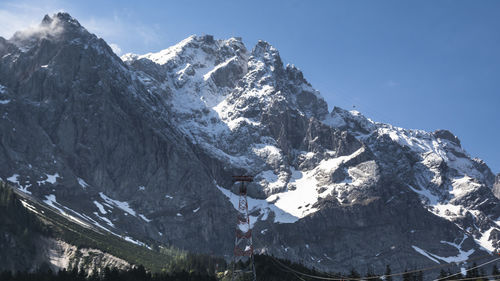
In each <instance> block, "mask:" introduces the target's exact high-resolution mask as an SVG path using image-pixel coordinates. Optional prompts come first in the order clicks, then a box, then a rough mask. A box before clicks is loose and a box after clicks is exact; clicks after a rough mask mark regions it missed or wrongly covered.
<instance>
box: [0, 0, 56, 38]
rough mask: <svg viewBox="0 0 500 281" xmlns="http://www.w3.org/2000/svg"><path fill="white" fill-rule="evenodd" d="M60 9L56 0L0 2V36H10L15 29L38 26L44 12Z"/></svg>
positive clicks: (49, 12) (51, 12)
mask: <svg viewBox="0 0 500 281" xmlns="http://www.w3.org/2000/svg"><path fill="white" fill-rule="evenodd" d="M58 11H61V8H60V6H59V5H57V2H56V1H45V2H44V1H39V2H36V3H32V4H30V3H29V2H22V1H18V2H4V3H1V4H0V36H2V37H5V38H10V37H11V36H12V35H13V34H14V33H15V32H16V31H19V30H25V29H28V28H34V27H36V26H38V24H39V23H40V22H41V20H42V18H43V16H44V15H45V14H53V13H55V12H58Z"/></svg>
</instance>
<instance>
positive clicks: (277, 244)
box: [0, 13, 500, 272]
mask: <svg viewBox="0 0 500 281" xmlns="http://www.w3.org/2000/svg"><path fill="white" fill-rule="evenodd" d="M0 58H1V59H0V85H1V88H0V113H1V116H2V118H1V119H0V130H1V132H2V135H1V138H0V145H1V149H0V159H6V160H5V161H3V162H1V163H0V177H1V178H2V179H5V180H7V181H10V182H12V183H13V184H16V185H17V186H18V187H19V188H20V189H22V190H24V191H25V192H31V193H32V194H33V195H35V196H37V197H40V198H42V199H44V200H45V202H46V203H47V204H49V205H52V206H54V207H56V208H58V209H60V210H61V211H64V212H67V213H69V214H71V215H72V216H73V217H74V218H77V219H78V220H81V221H83V222H84V223H88V224H91V225H94V226H97V227H100V228H103V229H106V230H107V231H110V232H113V233H115V234H117V235H122V236H123V237H129V238H128V239H132V238H133V239H135V240H137V241H136V243H142V242H145V243H152V242H159V243H164V244H168V245H174V246H177V247H180V248H183V249H187V250H191V251H196V252H205V253H214V254H219V255H226V256H228V257H229V256H230V255H231V254H232V243H233V241H234V240H233V239H234V237H233V235H234V231H233V228H234V227H235V223H234V224H233V223H232V222H236V209H235V208H236V207H237V205H235V204H237V202H236V199H237V196H236V195H235V194H234V193H232V192H231V190H232V189H234V186H233V185H232V182H231V176H232V175H234V174H251V175H254V176H255V182H254V183H253V184H252V185H251V186H250V187H249V196H250V199H249V211H250V214H251V220H252V224H253V226H254V230H253V237H254V243H255V246H256V251H257V252H263V253H269V254H273V255H275V256H279V257H285V258H288V259H292V260H296V261H301V262H303V263H304V264H307V265H309V266H314V267H316V268H319V269H327V270H332V271H333V270H335V271H344V270H347V269H350V268H351V267H356V268H358V269H359V270H360V271H362V272H364V271H366V265H367V264H370V265H372V266H373V268H374V270H376V271H378V272H381V271H382V270H383V269H384V268H385V265H386V264H391V266H392V268H393V270H394V271H399V270H404V269H405V268H407V267H408V268H409V267H415V266H429V265H435V264H436V263H444V262H451V261H454V262H458V263H460V262H463V261H465V260H466V259H467V258H470V257H474V256H479V255H482V254H484V253H485V251H493V250H495V249H498V247H499V246H500V245H499V239H498V237H499V234H500V231H499V230H500V227H499V223H500V222H499V217H500V207H499V204H498V203H499V199H498V194H497V197H495V196H494V193H493V192H498V177H497V181H496V184H494V176H493V174H492V173H491V171H490V169H489V168H488V166H487V165H486V164H485V163H484V162H482V161H481V160H479V159H471V157H470V156H469V155H468V154H467V153H466V152H465V151H464V150H463V149H462V147H461V146H460V141H459V140H458V138H457V137H456V136H454V135H453V134H452V133H451V132H449V131H445V130H439V131H436V132H433V133H429V132H424V131H416V130H406V129H402V128H397V127H393V126H391V125H389V124H382V123H376V122H373V121H372V120H370V119H368V118H366V117H364V116H363V115H361V114H360V113H358V112H354V111H351V112H350V111H346V110H343V109H341V108H338V107H335V108H334V109H333V111H332V112H331V113H328V107H327V104H326V102H325V101H324V99H323V98H322V97H321V95H320V94H319V92H318V91H316V90H315V89H314V88H313V87H312V86H311V85H310V84H309V83H308V82H307V80H306V79H305V78H304V76H303V74H302V72H301V71H300V70H299V69H297V68H296V67H294V66H291V65H287V66H284V65H283V62H282V60H281V58H280V56H279V52H278V51H277V50H276V49H275V48H274V47H272V46H271V45H270V44H268V43H266V42H263V41H260V42H258V43H257V45H256V46H255V47H254V48H253V50H252V51H248V50H247V49H246V47H245V46H244V44H243V43H242V41H241V39H240V38H231V39H228V40H215V39H214V38H213V37H212V36H208V35H207V36H202V37H197V36H191V37H189V38H187V39H185V40H183V41H182V42H180V43H179V44H177V45H175V46H172V47H170V48H168V49H165V50H163V51H160V52H158V53H151V54H146V55H134V54H127V55H125V56H123V57H122V59H120V58H118V57H116V56H115V55H114V54H113V52H112V51H111V49H110V48H109V47H108V46H107V44H106V43H105V42H104V41H103V40H102V39H99V38H97V37H96V36H95V35H92V34H90V33H88V32H87V31H86V30H85V29H84V28H83V27H81V26H80V24H79V23H78V22H77V21H76V20H75V19H73V18H71V17H70V16H69V15H67V14H64V13H63V14H56V15H54V16H53V17H45V18H44V20H43V22H42V24H41V26H40V28H39V29H37V30H31V31H29V32H19V33H16V35H14V36H13V38H11V39H9V40H5V39H3V38H0ZM130 237H132V238H130Z"/></svg>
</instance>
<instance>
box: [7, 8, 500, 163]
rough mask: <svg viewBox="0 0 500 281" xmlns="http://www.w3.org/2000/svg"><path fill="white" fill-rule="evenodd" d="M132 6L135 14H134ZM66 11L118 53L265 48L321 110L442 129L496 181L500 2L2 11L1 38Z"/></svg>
mask: <svg viewBox="0 0 500 281" xmlns="http://www.w3.org/2000/svg"><path fill="white" fill-rule="evenodd" d="M139 3H140V4H139ZM59 10H64V11H67V12H69V13H70V14H71V15H73V16H74V17H76V18H77V19H78V20H79V21H80V22H81V23H82V24H83V25H84V26H86V27H87V28H88V29H89V30H90V31H91V32H94V33H96V34H97V35H98V36H100V37H102V38H104V39H105V40H106V41H107V42H108V43H109V44H113V46H114V47H115V49H116V50H119V51H121V53H127V52H133V53H139V54H141V53H147V52H153V51H158V50H161V49H164V48H167V47H168V46H171V45H173V44H175V43H177V42H179V41H181V40H182V39H184V38H186V37H188V36H189V35H192V34H198V35H202V34H213V35H214V36H215V37H216V38H228V37H232V36H240V37H242V38H243V40H244V42H245V44H246V45H247V48H249V49H251V48H252V47H253V45H255V43H256V42H257V40H259V39H262V40H265V41H268V42H270V43H271V44H272V45H274V46H275V47H276V48H277V49H278V50H279V51H280V53H281V56H282V58H283V60H284V62H285V63H292V64H295V65H296V66H297V67H299V68H300V69H302V70H303V72H304V75H305V77H306V78H307V79H308V80H309V81H310V82H311V83H312V85H313V86H314V87H315V88H316V89H318V90H320V91H321V93H322V95H323V96H324V97H325V99H326V100H327V102H328V104H329V106H330V108H332V107H333V106H340V107H343V108H346V109H353V108H354V107H355V109H356V110H358V111H360V112H362V113H363V114H364V115H366V116H368V117H370V118H371V119H373V120H375V121H380V122H388V123H391V124H393V125H396V126H400V127H404V128H412V129H423V130H428V131H433V130H436V129H449V130H450V131H452V132H453V133H454V134H455V135H457V136H458V137H459V138H460V140H461V141H462V146H463V147H464V148H465V149H466V150H467V151H468V152H469V153H470V154H471V156H473V157H479V158H481V159H484V160H485V161H486V163H487V164H488V165H489V166H490V167H491V168H492V170H493V172H495V173H498V172H500V149H499V140H500V111H499V107H500V16H499V15H500V1H461V0H453V1H411V2H410V1H399V0H398V1H293V0H288V1H272V0H267V1H239V0H228V1H141V2H138V1H102V0H101V1H93V0H90V1H81V2H78V1H67V2H64V1H58V0H51V1H48V0H42V1H23V0H20V1H8V0H7V1H3V0H2V1H1V2H0V36H4V37H10V35H12V33H13V32H14V31H15V30H18V29H21V28H24V27H27V26H29V25H36V24H38V23H39V22H40V21H41V19H42V17H43V15H44V14H47V13H48V14H52V13H54V12H56V11H59Z"/></svg>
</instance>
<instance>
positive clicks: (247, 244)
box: [231, 176, 257, 281]
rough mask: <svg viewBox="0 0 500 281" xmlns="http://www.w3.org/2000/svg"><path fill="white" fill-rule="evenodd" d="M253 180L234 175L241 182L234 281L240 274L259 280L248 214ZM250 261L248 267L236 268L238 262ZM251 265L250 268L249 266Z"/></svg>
mask: <svg viewBox="0 0 500 281" xmlns="http://www.w3.org/2000/svg"><path fill="white" fill-rule="evenodd" d="M252 181H253V177H251V176H233V182H234V183H238V182H241V185H240V186H239V189H238V191H239V192H238V193H239V198H238V218H237V223H236V239H235V240H234V255H233V277H232V279H231V280H232V281H235V280H237V279H238V276H242V275H248V274H252V280H253V281H256V280H257V275H256V272H255V262H254V256H253V243H252V227H251V225H250V217H249V215H248V201H247V184H248V183H250V182H252ZM247 262H249V264H248V266H247V268H246V269H236V267H237V264H244V263H247ZM249 267H250V268H249Z"/></svg>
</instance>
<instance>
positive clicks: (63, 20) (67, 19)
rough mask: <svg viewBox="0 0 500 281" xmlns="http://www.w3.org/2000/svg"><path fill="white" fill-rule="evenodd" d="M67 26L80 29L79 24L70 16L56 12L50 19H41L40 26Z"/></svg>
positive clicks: (46, 16)
mask: <svg viewBox="0 0 500 281" xmlns="http://www.w3.org/2000/svg"><path fill="white" fill-rule="evenodd" d="M54 23H55V24H69V25H72V26H75V27H81V25H80V23H79V22H78V21H77V20H76V19H75V18H73V17H72V16H71V15H70V14H68V13H66V12H58V13H55V14H54V15H52V17H50V16H49V15H45V16H44V17H43V20H42V23H41V24H40V25H42V26H50V25H52V24H54Z"/></svg>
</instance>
